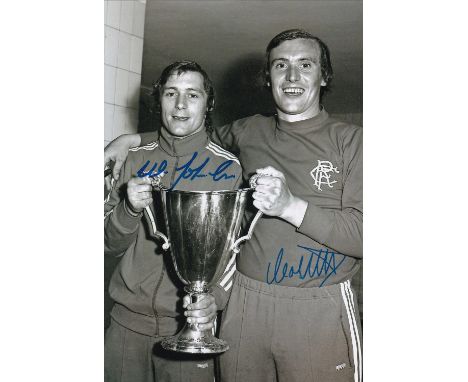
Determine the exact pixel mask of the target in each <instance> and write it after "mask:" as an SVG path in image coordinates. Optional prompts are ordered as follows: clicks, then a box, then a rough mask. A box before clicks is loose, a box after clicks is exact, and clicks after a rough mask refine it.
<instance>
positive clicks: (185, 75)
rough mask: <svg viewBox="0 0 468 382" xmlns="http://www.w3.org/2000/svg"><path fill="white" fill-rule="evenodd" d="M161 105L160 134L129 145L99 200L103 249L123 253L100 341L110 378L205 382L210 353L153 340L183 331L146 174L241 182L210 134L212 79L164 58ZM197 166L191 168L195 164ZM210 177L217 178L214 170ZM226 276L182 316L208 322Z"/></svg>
mask: <svg viewBox="0 0 468 382" xmlns="http://www.w3.org/2000/svg"><path fill="white" fill-rule="evenodd" d="M155 96H156V98H157V101H158V103H159V104H160V113H161V123H162V128H161V133H160V136H159V137H158V139H156V140H155V141H153V142H151V143H149V144H146V145H144V146H141V147H137V148H134V149H131V150H130V151H129V153H128V159H127V161H126V162H125V165H124V167H123V170H122V174H121V175H120V177H119V180H118V182H114V183H113V185H114V188H113V190H112V191H111V193H110V194H109V197H108V200H107V201H106V203H105V221H104V226H105V231H104V233H105V252H106V254H108V255H115V256H121V257H122V259H121V261H120V263H119V264H118V266H117V268H116V270H115V271H114V274H113V276H112V279H111V281H110V285H109V293H110V296H111V297H112V299H113V300H114V301H115V304H114V307H113V309H112V312H111V317H112V320H111V324H110V327H109V329H108V330H107V333H106V340H105V379H106V381H108V382H115V381H122V382H154V381H158V382H159V381H168V382H173V381H174V382H186V381H195V382H212V381H213V378H214V366H213V365H214V363H213V359H212V357H209V356H208V357H200V356H198V357H197V356H195V355H193V356H192V355H186V354H179V353H174V352H165V351H164V350H163V349H162V348H161V346H160V342H161V341H162V340H163V339H164V338H165V337H167V336H172V335H174V334H175V333H176V332H177V331H178V330H179V329H180V323H181V322H182V321H183V320H180V314H181V309H180V308H181V306H183V307H186V305H187V303H188V301H185V302H182V299H181V297H180V293H181V291H182V287H183V285H182V283H181V282H180V281H179V279H178V277H177V276H176V274H175V269H174V267H173V264H172V261H171V259H170V257H169V254H168V253H167V252H164V251H163V249H162V244H163V243H162V242H161V240H160V239H159V238H158V237H156V234H157V231H160V230H161V229H162V230H164V220H163V218H162V217H161V214H162V206H161V204H160V201H157V200H155V201H154V202H153V198H152V195H153V194H152V180H153V178H155V177H158V178H160V182H161V184H162V186H164V187H165V188H168V189H174V190H183V191H195V190H197V191H217V190H232V189H236V188H238V185H239V184H240V183H241V181H242V179H241V172H242V169H241V167H240V164H239V161H238V159H237V158H236V157H235V156H234V155H232V154H231V153H229V152H227V151H226V150H224V149H222V148H221V147H219V146H217V145H216V144H214V143H213V142H211V141H210V139H209V138H208V135H207V132H206V130H207V122H208V119H209V113H210V112H211V111H212V109H213V107H214V90H213V86H212V84H211V81H210V79H209V78H208V76H207V75H206V73H205V72H204V71H203V69H202V68H201V67H200V66H199V65H198V64H197V63H195V62H191V61H181V62H175V63H173V64H171V65H169V66H168V67H167V68H166V69H164V71H163V72H162V74H161V77H160V79H159V80H158V82H157V83H156V85H155ZM195 169H196V170H195ZM213 174H214V175H213ZM232 273H233V272H231V273H229V272H228V273H227V274H225V275H224V277H223V280H224V281H225V282H224V283H223V285H215V287H214V291H213V294H214V296H212V295H205V296H204V298H202V299H201V300H200V301H199V302H197V303H196V304H192V305H191V308H193V309H192V310H191V312H190V317H188V318H187V320H188V321H189V322H192V323H197V324H198V326H199V327H200V329H202V330H204V329H210V328H212V327H213V320H214V318H215V316H216V313H217V309H218V308H219V309H222V308H223V307H224V305H225V304H226V301H227V293H228V292H229V289H230V287H231V285H232V283H229V281H230V278H232Z"/></svg>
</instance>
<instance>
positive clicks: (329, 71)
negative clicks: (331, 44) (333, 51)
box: [264, 29, 333, 97]
mask: <svg viewBox="0 0 468 382" xmlns="http://www.w3.org/2000/svg"><path fill="white" fill-rule="evenodd" d="M299 38H304V39H309V40H313V41H316V42H317V44H318V46H319V49H320V69H321V72H322V78H323V80H324V81H325V83H326V86H322V87H321V88H320V97H322V95H323V93H325V92H326V91H328V90H329V89H330V83H331V80H332V78H333V68H332V64H331V60H330V52H329V50H328V47H327V45H326V44H325V43H324V42H323V41H322V40H320V39H319V38H318V37H315V36H314V35H312V34H310V33H309V32H307V31H305V30H302V29H289V30H286V31H283V32H281V33H279V34H277V35H276V36H275V37H273V39H272V40H271V41H270V43H269V44H268V46H267V49H266V62H265V67H264V79H265V85H267V86H269V83H270V53H271V51H272V49H274V48H276V47H277V46H278V45H280V44H281V43H282V42H284V41H287V40H296V39H299Z"/></svg>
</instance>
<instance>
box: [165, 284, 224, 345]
mask: <svg viewBox="0 0 468 382" xmlns="http://www.w3.org/2000/svg"><path fill="white" fill-rule="evenodd" d="M184 289H185V291H186V292H187V293H189V295H190V298H191V300H192V303H195V302H198V301H199V300H200V297H201V296H202V295H203V294H206V293H210V291H211V290H210V289H208V288H203V291H200V289H198V288H197V289H198V290H197V291H194V290H193V289H192V288H191V287H190V286H186V287H185V288H184ZM213 331H214V330H212V329H208V330H200V329H199V328H198V324H190V323H188V322H186V323H185V325H184V327H183V328H182V330H181V331H180V332H179V333H178V334H176V335H175V336H172V337H169V338H166V339H164V340H163V341H162V342H161V346H162V347H163V348H164V349H166V350H172V351H177V352H182V353H192V354H218V353H223V352H225V351H226V350H228V349H229V346H228V344H227V342H226V341H224V340H221V339H219V338H216V337H215V336H214V335H213Z"/></svg>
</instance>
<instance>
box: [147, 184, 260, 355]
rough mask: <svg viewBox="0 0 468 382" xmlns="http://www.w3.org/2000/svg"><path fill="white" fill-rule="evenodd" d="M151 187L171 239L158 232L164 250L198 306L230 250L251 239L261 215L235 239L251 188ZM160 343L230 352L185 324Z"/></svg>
mask: <svg viewBox="0 0 468 382" xmlns="http://www.w3.org/2000/svg"><path fill="white" fill-rule="evenodd" d="M155 186H156V187H155V190H156V191H158V192H159V193H160V196H161V201H162V205H163V210H164V217H165V221H166V228H167V233H168V237H169V238H166V237H165V236H164V235H163V234H161V233H160V232H157V235H158V236H160V237H162V238H163V239H164V240H165V245H164V246H163V247H164V248H165V249H167V248H169V246H170V248H171V256H172V260H173V262H174V266H175V270H176V272H177V275H178V276H179V278H180V280H181V281H182V282H183V283H184V284H185V287H184V290H185V291H186V292H187V293H188V294H189V295H190V296H191V299H192V302H197V301H199V299H200V296H201V295H202V294H205V293H210V292H211V287H212V286H213V285H214V284H215V283H216V282H217V281H218V280H219V279H220V277H221V276H222V274H223V272H224V270H225V268H226V265H227V263H228V262H229V260H230V258H231V256H233V252H234V254H236V253H238V252H239V247H238V246H239V244H240V243H241V242H242V241H245V240H248V239H250V238H251V235H252V231H253V228H254V226H255V224H256V222H257V221H258V219H259V218H260V216H261V212H260V211H258V212H257V215H256V216H255V218H254V220H253V221H252V223H251V225H250V229H249V232H248V234H247V235H246V236H243V237H241V238H239V239H237V240H236V237H237V236H238V235H239V232H240V228H241V222H242V218H243V216H244V210H245V206H246V203H247V201H248V199H249V198H250V197H251V194H252V192H253V189H252V188H246V189H240V190H234V191H174V190H172V191H169V190H167V189H164V188H161V187H160V186H159V187H158V186H157V185H155ZM158 188H159V189H158ZM161 345H162V347H163V348H165V349H168V350H173V351H178V352H183V353H202V354H210V353H222V352H224V351H226V350H228V349H229V346H228V344H227V343H226V341H223V340H221V339H218V338H216V337H215V336H214V335H213V334H212V331H211V330H200V329H199V328H198V326H197V324H190V323H188V322H186V323H185V326H184V327H183V328H182V330H181V331H180V332H179V333H178V334H176V335H175V336H172V337H169V338H166V339H165V340H163V341H162V342H161Z"/></svg>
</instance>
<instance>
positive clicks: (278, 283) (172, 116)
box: [104, 0, 363, 382]
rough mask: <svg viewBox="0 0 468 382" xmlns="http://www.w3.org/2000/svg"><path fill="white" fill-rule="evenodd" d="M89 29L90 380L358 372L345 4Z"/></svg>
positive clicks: (358, 49) (114, 7) (151, 7)
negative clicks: (98, 212) (97, 79)
mask: <svg viewBox="0 0 468 382" xmlns="http://www.w3.org/2000/svg"><path fill="white" fill-rule="evenodd" d="M105 30H106V40H105V104H104V107H105V146H106V148H105V161H106V171H105V176H106V177H107V179H106V180H107V181H106V189H105V199H106V200H105V220H104V226H105V229H104V241H105V272H106V275H105V280H106V292H105V293H106V304H107V305H106V311H105V323H104V324H105V330H106V334H105V349H104V352H105V362H104V368H105V380H106V381H108V382H117V381H122V382H124V381H128V382H138V381H141V382H149V381H180V382H182V381H200V382H201V381H212V380H213V379H216V380H217V381H238V380H242V381H252V382H253V381H278V382H280V381H317V382H318V381H320V382H326V381H330V382H332V381H333V382H337V381H355V382H358V381H362V376H363V370H362V368H363V362H362V316H363V299H362V258H363V250H362V241H363V240H362V239H363V228H362V226H363V198H362V155H363V154H362V129H363V128H362V120H363V118H362V116H363V113H362V77H363V73H362V47H363V42H362V30H363V28H362V2H360V1H331V2H324V1H152V0H147V1H146V2H140V1H135V2H128V1H120V2H119V1H107V2H106V24H105ZM107 293H108V294H107Z"/></svg>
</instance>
